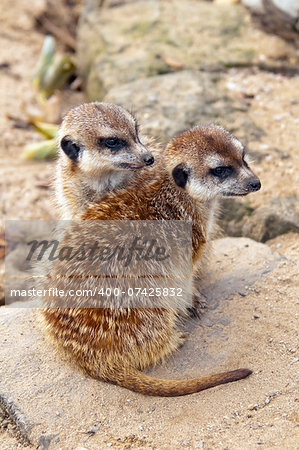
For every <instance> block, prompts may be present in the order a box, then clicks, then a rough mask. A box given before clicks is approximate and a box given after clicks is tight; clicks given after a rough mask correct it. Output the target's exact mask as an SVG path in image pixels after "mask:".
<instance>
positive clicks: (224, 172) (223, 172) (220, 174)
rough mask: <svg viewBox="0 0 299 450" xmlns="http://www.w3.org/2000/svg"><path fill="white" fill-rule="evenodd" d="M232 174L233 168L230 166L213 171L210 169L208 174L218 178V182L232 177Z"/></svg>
mask: <svg viewBox="0 0 299 450" xmlns="http://www.w3.org/2000/svg"><path fill="white" fill-rule="evenodd" d="M233 172H234V168H233V167H232V166H220V167H216V168H215V169H210V174H211V175H213V176H214V177H217V178H219V179H220V180H224V179H225V178H227V177H229V176H230V175H232V174H233Z"/></svg>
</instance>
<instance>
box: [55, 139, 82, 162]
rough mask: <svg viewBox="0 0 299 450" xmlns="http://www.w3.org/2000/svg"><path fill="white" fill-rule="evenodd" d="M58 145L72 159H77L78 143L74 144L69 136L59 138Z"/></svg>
mask: <svg viewBox="0 0 299 450" xmlns="http://www.w3.org/2000/svg"><path fill="white" fill-rule="evenodd" d="M60 146H61V148H62V150H63V151H64V153H65V154H66V155H67V156H68V157H69V158H70V159H71V160H72V161H77V159H78V156H79V152H80V147H79V145H77V144H75V142H73V141H72V140H71V139H70V138H69V137H67V136H65V137H64V138H62V139H61V142H60Z"/></svg>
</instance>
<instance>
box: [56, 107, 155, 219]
mask: <svg viewBox="0 0 299 450" xmlns="http://www.w3.org/2000/svg"><path fill="white" fill-rule="evenodd" d="M58 139H59V148H60V152H59V159H58V169H57V175H56V181H55V187H56V203H57V204H58V207H59V210H60V216H61V218H62V219H74V218H76V217H78V216H79V215H80V214H81V213H82V212H83V211H84V210H85V209H86V208H87V207H88V205H89V203H94V202H97V201H99V200H101V198H102V197H104V196H105V195H106V194H107V193H108V192H111V191H113V190H115V189H118V188H121V187H125V186H127V185H128V183H129V182H130V180H132V179H134V178H135V177H136V172H140V170H142V169H143V168H144V167H146V166H150V165H152V164H153V162H154V156H153V155H152V152H153V153H156V154H158V153H159V151H158V146H157V144H154V142H153V141H152V140H150V139H149V138H146V137H142V136H139V132H138V124H137V121H136V119H135V118H134V117H133V116H132V114H131V113H129V111H127V110H126V109H124V108H122V107H121V106H118V105H114V104H112V103H102V102H93V103H83V104H82V105H79V106H77V107H75V108H73V109H71V110H70V111H69V113H68V114H67V115H66V116H65V118H64V120H63V122H62V124H61V127H60V129H59V136H58ZM147 146H150V150H148V148H147Z"/></svg>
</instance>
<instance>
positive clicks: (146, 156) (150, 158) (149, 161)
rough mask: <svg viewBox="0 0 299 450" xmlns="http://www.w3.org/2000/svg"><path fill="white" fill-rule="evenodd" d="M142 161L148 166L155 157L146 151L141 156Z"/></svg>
mask: <svg viewBox="0 0 299 450" xmlns="http://www.w3.org/2000/svg"><path fill="white" fill-rule="evenodd" d="M143 161H144V162H145V164H146V165H147V166H150V165H151V164H153V163H154V161H155V158H154V157H153V156H152V155H151V154H150V153H147V154H146V155H145V156H144V157H143Z"/></svg>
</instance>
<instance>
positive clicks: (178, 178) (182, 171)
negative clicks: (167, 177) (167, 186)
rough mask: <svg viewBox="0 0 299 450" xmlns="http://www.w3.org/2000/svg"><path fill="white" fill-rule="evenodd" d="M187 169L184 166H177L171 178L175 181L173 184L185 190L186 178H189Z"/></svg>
mask: <svg viewBox="0 0 299 450" xmlns="http://www.w3.org/2000/svg"><path fill="white" fill-rule="evenodd" d="M189 173H190V172H189V169H187V167H186V166H185V165H184V164H178V165H177V166H176V167H175V168H174V169H173V171H172V176H173V179H174V181H175V183H176V184H177V185H178V186H179V187H181V188H183V189H184V188H185V187H186V184H187V181H188V177H189Z"/></svg>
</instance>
